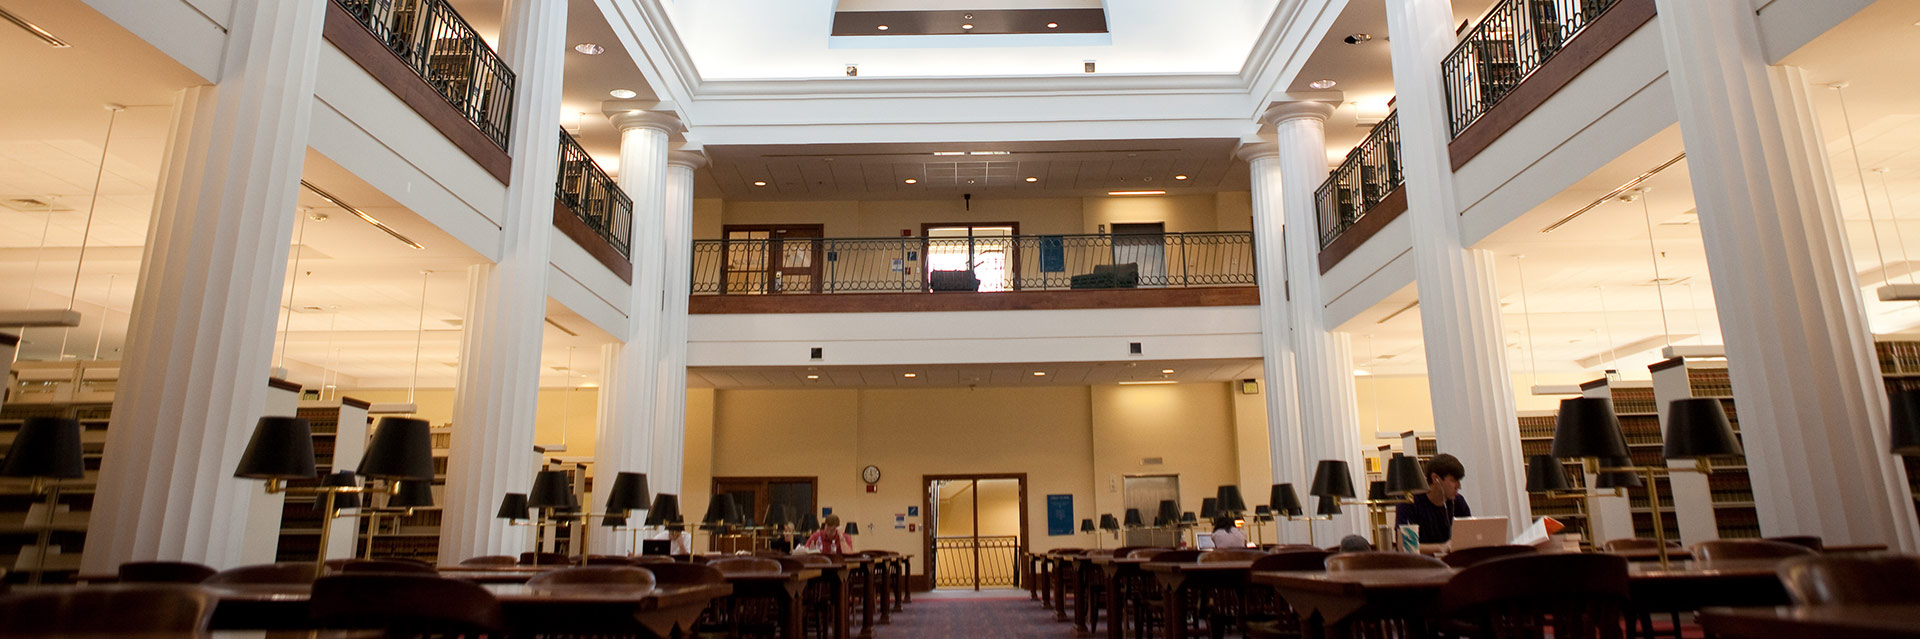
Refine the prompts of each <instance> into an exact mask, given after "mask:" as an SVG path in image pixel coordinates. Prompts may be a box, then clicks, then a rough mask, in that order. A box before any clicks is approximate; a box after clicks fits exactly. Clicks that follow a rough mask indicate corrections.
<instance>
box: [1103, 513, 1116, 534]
mask: <svg viewBox="0 0 1920 639" xmlns="http://www.w3.org/2000/svg"><path fill="white" fill-rule="evenodd" d="M1100 529H1101V530H1119V529H1120V520H1119V519H1116V518H1114V516H1113V514H1112V513H1107V514H1104V515H1101V516H1100Z"/></svg>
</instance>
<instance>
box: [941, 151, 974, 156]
mask: <svg viewBox="0 0 1920 639" xmlns="http://www.w3.org/2000/svg"><path fill="white" fill-rule="evenodd" d="M933 154H934V155H966V154H967V152H966V151H934V152H933Z"/></svg>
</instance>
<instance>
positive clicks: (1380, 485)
mask: <svg viewBox="0 0 1920 639" xmlns="http://www.w3.org/2000/svg"><path fill="white" fill-rule="evenodd" d="M1367 499H1369V500H1372V501H1386V500H1387V482H1386V480H1382V479H1376V480H1373V481H1370V482H1367Z"/></svg>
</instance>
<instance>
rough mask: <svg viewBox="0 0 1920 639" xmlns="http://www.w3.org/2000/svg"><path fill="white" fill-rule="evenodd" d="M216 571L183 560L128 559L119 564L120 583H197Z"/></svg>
mask: <svg viewBox="0 0 1920 639" xmlns="http://www.w3.org/2000/svg"><path fill="white" fill-rule="evenodd" d="M216 572H220V571H218V570H214V569H213V567H212V566H206V565H202V564H196V563H190V562H184V561H129V562H127V563H124V564H120V583H123V584H197V583H200V582H202V581H206V580H207V578H208V577H212V576H213V573H216Z"/></svg>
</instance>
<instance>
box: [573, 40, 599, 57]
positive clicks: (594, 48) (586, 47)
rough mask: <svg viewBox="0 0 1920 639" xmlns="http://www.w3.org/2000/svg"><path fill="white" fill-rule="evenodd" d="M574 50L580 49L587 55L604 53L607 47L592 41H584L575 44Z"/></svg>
mask: <svg viewBox="0 0 1920 639" xmlns="http://www.w3.org/2000/svg"><path fill="white" fill-rule="evenodd" d="M573 50H575V51H579V52H581V53H585V54H587V55H600V54H602V53H606V52H607V48H606V47H603V46H600V45H597V44H594V43H592V42H582V43H580V44H576V45H573Z"/></svg>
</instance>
